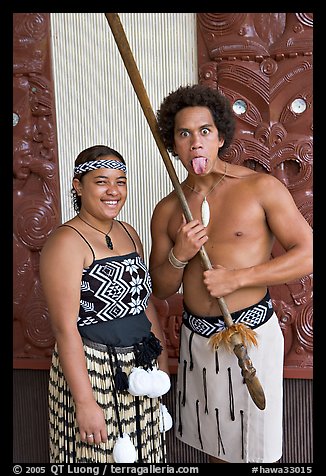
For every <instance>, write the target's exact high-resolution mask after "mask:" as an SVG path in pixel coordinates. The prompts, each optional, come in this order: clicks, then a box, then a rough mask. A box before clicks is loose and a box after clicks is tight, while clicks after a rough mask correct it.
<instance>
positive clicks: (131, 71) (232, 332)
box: [105, 13, 266, 410]
mask: <svg viewBox="0 0 326 476" xmlns="http://www.w3.org/2000/svg"><path fill="white" fill-rule="evenodd" d="M105 16H106V19H107V21H108V23H109V26H110V28H111V31H112V34H113V36H114V39H115V42H116V44H117V47H118V49H119V52H120V54H121V57H122V60H123V62H124V65H125V67H126V70H127V72H128V75H129V78H130V80H131V83H132V85H133V87H134V90H135V93H136V95H137V97H138V100H139V102H140V105H141V107H142V110H143V112H144V114H145V117H146V120H147V122H148V125H149V127H150V130H151V132H152V134H153V137H154V140H155V142H156V144H157V147H158V149H159V151H160V153H161V156H162V159H163V161H164V164H165V167H166V169H167V171H168V173H169V176H170V179H171V181H172V184H173V187H174V189H175V192H176V193H177V195H178V198H179V200H180V203H181V206H182V209H183V213H184V215H185V218H186V220H187V222H190V221H192V220H193V218H192V214H191V211H190V208H189V206H188V202H187V200H186V197H185V196H184V193H183V190H182V188H181V185H180V182H179V179H178V177H177V174H176V172H175V170H174V167H173V164H172V162H171V159H170V157H169V154H168V152H167V150H166V148H165V146H164V144H163V141H162V139H161V136H160V133H159V129H158V124H157V120H156V117H155V114H154V112H153V109H152V106H151V103H150V100H149V98H148V95H147V92H146V89H145V86H144V83H143V81H142V78H141V76H140V73H139V70H138V68H137V65H136V62H135V60H134V57H133V54H132V51H131V49H130V46H129V43H128V40H127V37H126V35H125V32H124V29H123V26H122V24H121V22H120V18H119V15H118V14H117V13H105ZM199 253H200V257H201V260H202V263H203V266H204V268H205V270H209V269H212V264H211V262H210V259H209V257H208V255H207V252H206V250H205V248H204V246H202V247H201V249H200V250H199ZM217 301H218V304H219V307H220V309H221V311H222V313H223V318H224V322H225V324H226V326H227V329H226V333H227V339H228V340H229V341H230V343H231V345H232V347H233V352H234V353H235V355H236V356H237V358H238V364H239V366H240V368H241V373H242V376H243V378H244V380H245V383H246V385H247V388H248V391H249V393H250V396H251V398H252V400H253V401H254V403H255V404H256V405H257V407H258V408H259V409H260V410H264V408H265V405H266V402H265V394H264V391H263V389H262V386H261V384H260V382H259V380H258V377H257V375H256V369H255V368H254V367H253V365H252V362H251V360H250V358H249V356H248V354H247V349H246V346H245V344H244V337H245V336H248V335H249V339H250V340H251V342H255V339H254V337H253V335H252V334H250V329H249V332H248V328H247V327H246V326H243V324H234V322H233V320H232V317H231V314H230V312H229V310H228V308H227V305H226V303H225V300H224V298H222V297H219V298H217ZM244 328H245V329H244ZM222 332H224V331H222ZM219 334H221V333H219ZM219 340H220V339H219Z"/></svg>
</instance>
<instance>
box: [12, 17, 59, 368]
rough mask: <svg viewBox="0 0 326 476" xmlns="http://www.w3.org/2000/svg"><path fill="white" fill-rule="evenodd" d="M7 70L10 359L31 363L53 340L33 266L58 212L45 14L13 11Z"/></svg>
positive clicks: (41, 356) (42, 356)
mask: <svg viewBox="0 0 326 476" xmlns="http://www.w3.org/2000/svg"><path fill="white" fill-rule="evenodd" d="M13 71H14V76H13V91H14V110H13V146H14V147H13V148H14V151H13V152H14V153H13V177H14V187H13V192H14V197H13V203H14V223H13V235H14V239H13V244H14V267H13V269H14V359H15V360H14V363H15V366H16V367H20V366H23V367H25V368H26V367H29V368H35V366H34V364H33V363H31V362H32V361H30V364H26V358H29V359H35V360H34V362H35V361H37V362H38V364H40V363H41V362H45V363H46V362H48V359H49V357H50V355H51V353H52V348H53V344H54V339H53V335H52V332H51V328H50V324H49V322H48V315H47V309H46V305H45V302H44V298H43V295H42V289H41V283H40V279H39V270H38V268H39V254H40V250H41V249H42V246H43V244H44V242H45V240H46V239H47V237H48V236H49V234H50V233H51V231H52V230H53V229H54V228H55V227H56V226H57V224H58V221H59V214H60V210H59V202H58V170H57V151H56V138H55V132H54V131H55V118H54V111H53V94H52V89H53V86H52V82H51V73H50V71H51V65H50V60H49V14H42V13H15V14H14V67H13ZM44 365H46V364H44ZM36 366H37V364H36Z"/></svg>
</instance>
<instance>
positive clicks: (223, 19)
mask: <svg viewBox="0 0 326 476" xmlns="http://www.w3.org/2000/svg"><path fill="white" fill-rule="evenodd" d="M198 18H199V23H200V24H201V25H202V26H203V27H204V28H205V29H206V30H209V31H213V32H218V33H219V34H223V35H225V34H228V33H232V32H233V31H234V30H235V29H238V28H240V26H241V25H242V23H243V22H244V20H245V18H246V14H245V13H201V14H200V15H199V16H198Z"/></svg>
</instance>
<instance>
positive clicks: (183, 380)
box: [175, 313, 283, 463]
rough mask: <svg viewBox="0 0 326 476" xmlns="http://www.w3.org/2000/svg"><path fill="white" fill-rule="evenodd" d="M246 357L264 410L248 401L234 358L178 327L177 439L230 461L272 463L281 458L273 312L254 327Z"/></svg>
mask: <svg viewBox="0 0 326 476" xmlns="http://www.w3.org/2000/svg"><path fill="white" fill-rule="evenodd" d="M255 332H256V338H257V340H258V347H254V346H252V347H247V351H248V355H249V357H250V359H251V361H252V364H253V367H254V368H255V369H256V371H257V372H256V375H257V377H258V379H259V381H260V383H261V385H262V387H263V390H264V393H265V399H266V407H265V409H264V410H260V409H259V408H258V407H257V406H256V405H255V403H254V402H253V400H252V399H251V397H250V395H249V392H248V388H247V385H246V384H245V383H244V379H243V377H242V376H241V368H240V367H239V364H238V359H237V357H236V355H235V354H234V353H233V352H232V351H231V352H229V351H227V350H226V349H225V348H224V347H223V346H222V345H220V346H219V348H218V349H217V350H216V351H213V350H212V348H211V346H210V345H209V344H208V338H206V337H203V336H201V335H199V334H198V333H196V332H194V331H192V330H191V329H189V328H188V327H186V326H185V325H184V324H182V326H181V337H180V339H181V345H180V362H179V366H178V383H177V409H176V424H175V431H176V436H177V438H179V439H180V440H181V441H182V442H184V443H186V444H188V445H190V446H192V447H194V448H197V449H198V450H200V451H203V452H204V453H207V454H208V455H212V456H214V457H216V458H219V459H221V460H224V461H227V462H230V463H249V462H256V463H258V462H260V463H272V462H276V461H277V460H279V459H280V457H281V456H282V395H283V391H282V388H283V387H282V386H283V335H282V332H281V329H280V326H279V323H278V319H277V316H276V314H275V313H274V314H272V317H271V318H269V320H268V321H267V322H265V323H264V324H263V325H261V326H259V327H257V329H255Z"/></svg>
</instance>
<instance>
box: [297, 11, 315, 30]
mask: <svg viewBox="0 0 326 476" xmlns="http://www.w3.org/2000/svg"><path fill="white" fill-rule="evenodd" d="M295 16H296V17H297V19H298V20H299V21H300V22H301V23H303V24H304V25H306V26H310V27H313V26H314V16H313V13H296V14H295Z"/></svg>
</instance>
